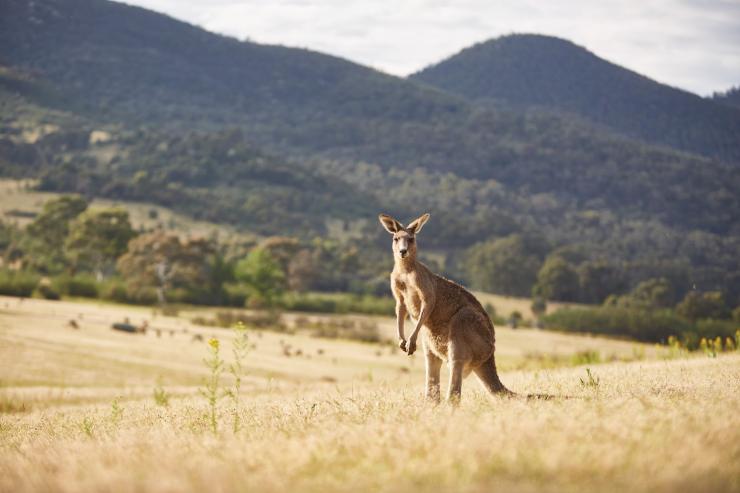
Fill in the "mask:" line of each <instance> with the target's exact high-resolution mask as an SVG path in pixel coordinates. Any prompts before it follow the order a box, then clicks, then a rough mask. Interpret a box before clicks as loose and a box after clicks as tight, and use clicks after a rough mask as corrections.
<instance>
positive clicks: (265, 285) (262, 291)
mask: <svg viewBox="0 0 740 493" xmlns="http://www.w3.org/2000/svg"><path fill="white" fill-rule="evenodd" d="M235 274H236V279H237V280H238V281H241V282H242V283H244V284H246V285H247V287H248V288H249V289H250V296H249V298H248V299H247V303H249V304H250V306H252V307H254V308H259V307H262V306H267V307H271V306H273V305H274V303H275V301H277V299H278V298H279V297H280V296H281V295H282V293H283V291H284V289H285V273H284V272H283V270H282V269H281V267H280V264H279V263H278V262H277V260H275V259H274V258H273V257H272V256H271V255H270V252H268V251H267V250H264V249H262V248H255V249H254V250H252V251H251V252H249V255H247V257H246V258H244V259H243V260H241V261H239V262H238V263H237V264H236V270H235Z"/></svg>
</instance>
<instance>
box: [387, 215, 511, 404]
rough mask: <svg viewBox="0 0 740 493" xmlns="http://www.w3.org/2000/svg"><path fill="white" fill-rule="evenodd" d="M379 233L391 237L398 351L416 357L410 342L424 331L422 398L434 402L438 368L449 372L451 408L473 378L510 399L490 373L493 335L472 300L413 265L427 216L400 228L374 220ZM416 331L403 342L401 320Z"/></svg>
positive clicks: (419, 265)
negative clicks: (444, 366) (409, 322)
mask: <svg viewBox="0 0 740 493" xmlns="http://www.w3.org/2000/svg"><path fill="white" fill-rule="evenodd" d="M379 219H380V222H381V224H382V225H383V227H384V228H385V229H386V230H387V231H388V232H389V233H391V234H392V235H393V259H394V266H393V271H392V272H391V290H392V291H393V296H394V298H395V299H396V319H397V323H398V345H399V347H400V348H401V349H402V350H404V351H405V352H407V353H408V354H409V355H412V354H414V352H415V351H416V340H417V337H418V335H419V333H420V331H421V329H422V328H424V329H425V330H424V332H423V337H422V342H423V346H424V355H425V359H426V395H427V397H428V398H430V399H432V400H434V401H439V398H440V391H439V374H440V369H441V367H442V362H443V361H446V362H447V363H448V365H449V367H450V385H449V389H448V393H447V399H448V400H450V401H453V402H457V401H459V399H460V394H461V391H462V380H463V378H465V377H467V376H468V375H469V374H470V373H471V372H475V374H476V376H477V377H478V379H479V380H480V381H481V383H482V384H483V386H484V387H485V388H486V389H487V390H488V391H490V392H491V393H496V394H511V392H510V391H509V390H508V389H507V388H506V387H504V385H503V384H502V383H501V380H500V379H499V377H498V373H497V372H496V363H495V359H494V350H495V330H494V327H493V323H492V322H491V319H490V318H489V317H488V314H487V313H486V311H485V310H484V309H483V307H482V306H481V304H480V303H479V302H478V300H477V299H476V298H475V296H473V295H472V294H471V293H470V292H469V291H467V290H466V289H465V288H463V287H462V286H460V285H459V284H457V283H455V282H452V281H450V280H449V279H445V278H443V277H441V276H438V275H437V274H434V273H433V272H432V271H430V270H429V268H428V267H427V266H426V265H424V264H423V263H421V262H419V261H418V260H417V259H416V250H417V247H416V235H417V234H418V233H419V232H420V231H421V229H422V227H423V226H424V224H425V223H426V222H427V220H428V219H429V214H424V215H423V216H421V217H420V218H418V219H416V220H415V221H413V222H411V223H410V224H409V225H408V226H406V227H404V226H403V225H402V224H401V223H399V222H398V221H396V220H395V219H393V218H392V217H390V216H388V215H385V214H381V215H380V216H379ZM407 315H410V316H411V318H413V319H415V320H416V321H417V322H416V327H415V328H414V331H413V332H412V333H411V335H410V336H409V338H408V340H406V338H405V337H404V322H405V319H406V316H407Z"/></svg>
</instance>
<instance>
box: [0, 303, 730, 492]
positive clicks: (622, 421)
mask: <svg viewBox="0 0 740 493" xmlns="http://www.w3.org/2000/svg"><path fill="white" fill-rule="evenodd" d="M124 315H128V316H129V317H130V318H131V320H132V322H135V323H138V322H139V321H140V320H141V319H142V318H145V317H146V318H149V317H150V313H149V312H148V311H144V310H139V309H135V308H123V307H113V306H94V305H88V304H73V303H66V302H61V303H50V302H41V301H36V300H26V301H25V302H23V303H22V304H19V303H18V301H17V300H15V299H7V298H2V299H0V355H1V356H2V359H3V362H4V372H3V375H2V388H0V425H1V426H0V454H1V455H2V457H3V460H2V461H0V490H3V491H18V492H25V491H49V490H51V491H70V490H71V489H75V490H79V489H85V490H106V489H111V488H113V489H116V490H124V491H134V490H137V491H140V490H146V491H171V490H172V489H176V490H178V491H200V490H203V489H204V488H209V489H223V490H235V489H237V490H238V489H243V488H249V489H257V490H260V491H285V490H288V489H297V490H301V491H346V490H347V489H352V490H355V491H408V490H409V489H411V488H413V489H414V490H418V491H440V490H445V491H447V490H449V491H452V490H454V491H471V492H472V491H481V490H489V489H491V488H501V487H505V488H506V489H507V490H509V491H534V490H536V491H563V490H568V491H593V490H594V489H598V490H599V491H624V490H630V491H673V490H676V489H680V490H682V491H707V490H711V491H718V492H723V491H728V492H730V491H736V490H737V488H738V487H739V486H740V485H739V484H738V477H740V471H739V470H738V461H737V460H736V459H737V457H738V455H739V454H740V449H738V443H740V436H738V432H737V430H738V426H737V417H736V414H737V413H736V410H737V407H738V405H740V401H739V400H738V396H739V395H740V388H738V382H740V359H739V357H738V356H734V355H720V356H719V357H718V358H716V359H710V358H706V357H704V356H702V357H694V358H691V359H675V360H670V361H662V360H654V361H641V362H638V363H625V362H613V363H609V364H604V365H594V364H593V363H590V364H589V366H588V367H587V368H588V370H589V371H590V373H587V371H586V367H584V366H578V367H574V368H562V369H543V368H542V367H540V368H539V369H538V370H536V371H504V372H503V374H502V380H503V381H504V382H505V383H506V384H507V385H508V386H509V387H511V388H512V389H514V390H516V391H518V392H547V393H551V394H556V395H567V396H570V397H571V399H568V400H563V399H554V400H549V401H526V400H519V399H502V398H492V397H489V396H486V395H483V394H482V393H480V390H479V389H478V385H477V383H476V382H474V381H473V379H472V378H471V379H468V380H466V381H465V384H464V389H463V401H462V405H461V407H460V408H459V409H458V410H456V411H454V412H453V411H452V410H451V409H450V408H449V407H448V406H447V405H441V406H437V407H434V406H431V405H429V404H427V403H425V402H424V401H423V399H422V397H421V389H422V376H421V374H422V366H423V365H422V362H421V361H420V360H419V359H411V360H409V358H408V357H407V356H405V355H402V354H400V351H398V350H397V349H396V348H393V349H391V348H389V347H382V346H378V345H367V344H357V343H350V342H343V341H332V340H324V339H316V338H310V337H306V336H303V335H295V336H291V335H285V334H274V333H269V332H264V333H254V332H252V333H250V335H249V338H250V339H249V340H250V343H252V344H253V345H254V346H253V347H252V349H250V352H249V354H248V355H247V358H246V360H245V363H246V374H245V376H244V380H243V384H242V389H241V393H240V398H241V401H240V402H241V403H240V406H239V409H238V416H239V418H240V420H239V427H238V430H237V431H236V432H235V431H233V416H234V413H233V411H234V408H233V405H232V404H231V402H230V401H228V400H227V399H225V398H224V399H221V401H220V403H219V404H218V406H217V408H216V412H217V415H216V417H217V421H216V425H217V432H216V433H213V432H212V431H211V428H210V424H209V418H208V413H209V409H208V407H207V405H206V401H205V399H204V398H203V397H202V396H201V395H200V394H198V392H197V389H198V388H199V387H201V386H202V385H203V383H204V381H205V378H206V377H207V376H208V372H207V370H206V369H205V367H204V365H203V362H202V358H203V357H204V356H205V355H206V344H205V343H204V342H197V341H195V342H193V341H191V338H192V336H193V335H194V334H195V333H203V334H204V335H206V336H208V335H211V334H214V335H216V336H217V337H218V338H219V339H220V340H221V354H222V355H223V356H224V357H225V359H226V360H227V362H231V361H232V357H231V340H232V339H231V335H230V334H228V333H227V332H226V331H223V330H219V331H214V330H213V329H204V328H199V327H195V326H192V325H190V324H189V323H187V322H186V321H184V320H179V319H175V318H171V317H164V318H162V317H157V318H156V319H154V320H152V326H153V327H160V328H161V329H164V332H163V335H162V337H161V338H157V337H156V335H155V334H154V333H153V331H150V332H149V333H148V335H146V336H135V335H129V334H122V333H117V332H113V331H111V330H110V329H108V325H109V323H110V322H111V321H112V320H118V319H120V317H122V316H124ZM69 318H74V319H75V320H76V321H77V322H78V323H79V329H77V330H74V329H71V328H69V327H68V326H65V325H66V323H67V320H68V319H69ZM170 329H172V330H175V334H174V335H173V336H170V335H169V330H170ZM183 329H187V330H188V333H187V334H185V333H183V332H182V330H183ZM500 334H501V338H500V341H499V351H501V352H504V353H506V352H507V351H511V350H512V349H517V350H520V351H526V350H528V349H529V345H530V343H533V342H535V341H536V340H538V341H539V342H540V343H541V344H542V345H543V346H549V347H552V348H554V350H555V351H558V350H559V349H558V348H562V345H561V344H558V343H554V341H553V340H550V339H549V338H551V337H554V335H552V334H543V333H537V334H536V336H534V335H533V338H532V339H531V340H530V343H526V344H525V346H519V344H520V343H522V342H523V340H521V341H519V342H514V340H513V339H508V332H507V331H506V330H503V331H500ZM563 337H567V340H568V342H566V344H570V345H572V348H573V349H575V348H576V347H577V346H578V345H579V344H580V343H579V342H578V341H579V340H584V341H588V339H586V338H578V337H568V336H563ZM590 341H591V342H594V341H595V342H596V344H597V346H598V347H599V348H600V349H601V350H602V351H611V350H617V351H618V349H615V348H618V347H619V346H618V345H619V344H621V343H619V342H613V341H609V340H604V339H597V340H594V339H591V340H590ZM561 342H565V340H563V341H561ZM286 344H288V345H290V346H291V350H293V351H294V350H295V349H297V348H300V349H302V350H303V352H302V354H301V355H296V354H293V355H292V356H291V357H287V356H285V354H284V348H285V347H286ZM514 345H516V346H517V347H516V348H513V347H512V346H514ZM11 348H12V350H11ZM319 349H320V350H321V352H319ZM550 354H551V353H550ZM648 357H651V355H650V354H648ZM503 359H506V358H503ZM589 375H590V377H589ZM221 384H222V385H223V386H231V385H233V380H232V379H231V378H229V377H227V376H226V375H224V376H223V377H222V378H221ZM155 389H157V390H158V392H159V393H158V400H157V399H155V398H154V391H155ZM162 392H164V394H163V393H162ZM157 403H159V405H158V404H157ZM165 404H166V405H165ZM707 416H711V419H707ZM460 437H464V439H463V440H461V439H460ZM595 437H600V438H599V439H595Z"/></svg>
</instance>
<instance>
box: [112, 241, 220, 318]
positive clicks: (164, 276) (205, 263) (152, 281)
mask: <svg viewBox="0 0 740 493" xmlns="http://www.w3.org/2000/svg"><path fill="white" fill-rule="evenodd" d="M213 252H214V245H213V244H212V243H211V242H210V241H208V240H206V239H202V238H196V239H189V240H185V241H181V240H180V238H179V237H178V236H177V235H174V234H169V233H165V232H162V231H155V232H153V233H148V234H143V235H140V236H138V237H136V238H134V239H133V240H131V241H130V242H129V246H128V251H127V252H126V253H125V254H124V255H123V256H121V257H120V258H119V259H118V263H117V268H118V271H119V272H120V273H121V275H122V276H123V277H124V278H125V279H126V281H127V282H128V288H129V289H131V290H133V291H134V294H135V292H136V291H141V290H146V289H147V288H149V289H155V290H156V293H157V298H158V300H159V302H160V303H162V304H164V303H166V302H167V301H168V298H167V293H168V292H169V291H170V290H174V289H180V290H183V291H185V292H188V291H189V292H198V291H201V290H203V288H204V287H205V286H209V283H210V279H211V272H210V263H209V258H210V257H211V255H212V254H213Z"/></svg>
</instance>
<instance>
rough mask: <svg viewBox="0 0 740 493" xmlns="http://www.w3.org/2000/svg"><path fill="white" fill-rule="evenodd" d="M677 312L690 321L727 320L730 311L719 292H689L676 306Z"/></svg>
mask: <svg viewBox="0 0 740 493" xmlns="http://www.w3.org/2000/svg"><path fill="white" fill-rule="evenodd" d="M676 311H677V312H678V313H679V314H680V315H683V316H684V317H686V318H688V319H689V320H698V319H703V318H713V319H720V318H727V317H729V315H730V310H729V309H728V308H727V305H725V300H724V296H723V295H722V293H721V292H719V291H709V292H706V293H700V292H698V291H689V292H688V293H687V294H686V297H685V298H684V299H683V301H681V303H679V304H678V305H677V306H676Z"/></svg>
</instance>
